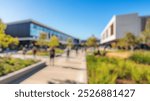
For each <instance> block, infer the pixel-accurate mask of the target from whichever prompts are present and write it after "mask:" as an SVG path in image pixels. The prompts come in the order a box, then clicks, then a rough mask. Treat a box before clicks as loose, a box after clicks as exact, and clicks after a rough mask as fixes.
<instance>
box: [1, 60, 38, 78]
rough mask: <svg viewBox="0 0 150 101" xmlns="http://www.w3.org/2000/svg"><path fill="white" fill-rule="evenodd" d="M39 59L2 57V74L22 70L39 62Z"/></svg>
mask: <svg viewBox="0 0 150 101" xmlns="http://www.w3.org/2000/svg"><path fill="white" fill-rule="evenodd" d="M37 62H38V61H37V60H31V59H26V60H23V59H18V58H10V57H0V76H3V75H6V74H8V73H11V72H14V71H17V70H20V69H22V68H25V67H27V66H30V65H32V64H35V63H37Z"/></svg>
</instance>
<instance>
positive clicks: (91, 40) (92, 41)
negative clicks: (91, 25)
mask: <svg viewBox="0 0 150 101" xmlns="http://www.w3.org/2000/svg"><path fill="white" fill-rule="evenodd" d="M86 45H87V46H89V47H94V48H95V47H97V39H96V37H95V36H92V37H90V38H88V39H87V42H86Z"/></svg>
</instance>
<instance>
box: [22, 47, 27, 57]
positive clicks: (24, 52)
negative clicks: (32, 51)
mask: <svg viewBox="0 0 150 101" xmlns="http://www.w3.org/2000/svg"><path fill="white" fill-rule="evenodd" d="M22 53H23V55H24V58H25V55H26V53H27V48H26V47H24V48H23V49H22Z"/></svg>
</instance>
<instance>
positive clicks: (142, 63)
mask: <svg viewBox="0 0 150 101" xmlns="http://www.w3.org/2000/svg"><path fill="white" fill-rule="evenodd" d="M115 53H116V54H118V56H117V55H114V54H115ZM124 53H126V54H127V53H128V55H127V56H126V57H124V55H125V54H124ZM107 54H109V55H110V54H111V52H110V53H109V52H108V53H107ZM109 55H106V56H94V55H87V69H88V83H90V84H93V83H95V84H97V83H101V84H122V83H124V84H126V83H127V84H128V83H129V84H130V83H140V84H141V83H150V52H149V51H136V52H130V51H127V52H117V51H116V52H113V55H111V56H109ZM121 55H122V56H123V57H121Z"/></svg>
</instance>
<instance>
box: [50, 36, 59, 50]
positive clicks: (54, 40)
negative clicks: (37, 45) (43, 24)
mask: <svg viewBox="0 0 150 101" xmlns="http://www.w3.org/2000/svg"><path fill="white" fill-rule="evenodd" d="M49 46H50V47H57V46H59V39H58V38H57V37H56V36H52V37H51V38H50V41H49Z"/></svg>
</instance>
